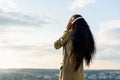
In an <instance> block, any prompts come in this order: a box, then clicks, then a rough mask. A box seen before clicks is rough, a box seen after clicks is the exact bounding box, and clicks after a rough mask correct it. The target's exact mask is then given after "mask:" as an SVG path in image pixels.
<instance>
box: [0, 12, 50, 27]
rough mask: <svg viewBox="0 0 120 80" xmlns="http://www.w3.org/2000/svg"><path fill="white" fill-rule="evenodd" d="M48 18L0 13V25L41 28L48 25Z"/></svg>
mask: <svg viewBox="0 0 120 80" xmlns="http://www.w3.org/2000/svg"><path fill="white" fill-rule="evenodd" d="M48 20H49V18H45V19H43V18H40V17H37V16H33V17H32V16H29V15H25V14H22V13H17V12H2V11H0V25H19V26H41V25H43V24H47V23H49V21H48Z"/></svg>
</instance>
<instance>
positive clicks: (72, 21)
mask: <svg viewBox="0 0 120 80" xmlns="http://www.w3.org/2000/svg"><path fill="white" fill-rule="evenodd" d="M78 19H83V17H77V18H76V19H74V20H73V21H72V24H73V23H74V22H76V21H77V20H78Z"/></svg>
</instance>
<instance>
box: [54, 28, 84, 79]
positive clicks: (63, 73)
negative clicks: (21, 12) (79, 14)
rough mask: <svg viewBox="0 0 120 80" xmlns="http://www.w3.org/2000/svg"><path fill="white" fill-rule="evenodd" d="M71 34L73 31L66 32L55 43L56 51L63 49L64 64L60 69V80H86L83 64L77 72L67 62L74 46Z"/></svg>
mask: <svg viewBox="0 0 120 80" xmlns="http://www.w3.org/2000/svg"><path fill="white" fill-rule="evenodd" d="M71 33H72V30H66V31H64V33H63V35H62V36H61V37H60V38H59V39H58V40H57V41H55V42H54V47H55V48H56V49H59V48H61V47H63V53H62V55H63V62H62V63H63V64H62V68H61V69H60V74H59V80H84V71H83V64H82V65H81V66H80V67H79V69H78V70H77V71H74V70H73V65H72V63H71V64H70V63H68V62H67V59H68V56H69V54H70V51H71V45H72V42H71ZM71 61H72V60H71Z"/></svg>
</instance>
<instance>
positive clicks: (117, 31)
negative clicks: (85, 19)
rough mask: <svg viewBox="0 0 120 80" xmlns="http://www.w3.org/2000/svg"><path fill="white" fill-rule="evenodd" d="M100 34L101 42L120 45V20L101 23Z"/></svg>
mask: <svg viewBox="0 0 120 80" xmlns="http://www.w3.org/2000/svg"><path fill="white" fill-rule="evenodd" d="M98 36H99V43H100V44H107V45H120V20H112V21H106V22H103V23H101V24H100V29H99V31H98Z"/></svg>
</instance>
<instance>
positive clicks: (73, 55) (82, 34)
mask: <svg viewBox="0 0 120 80" xmlns="http://www.w3.org/2000/svg"><path fill="white" fill-rule="evenodd" d="M54 47H55V48H56V49H59V48H61V47H63V62H62V67H61V70H60V75H59V80H84V70H83V61H84V62H85V63H86V65H87V66H89V65H90V62H91V61H92V58H93V56H94V54H95V43H94V39H93V36H92V33H91V31H90V29H89V25H88V24H87V22H86V21H85V19H84V18H83V17H82V16H81V15H79V14H76V15H73V16H72V17H71V18H70V20H69V22H68V24H67V30H65V32H64V33H63V35H62V36H61V37H60V38H59V39H58V40H57V41H55V42H54Z"/></svg>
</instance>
